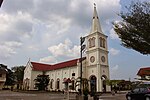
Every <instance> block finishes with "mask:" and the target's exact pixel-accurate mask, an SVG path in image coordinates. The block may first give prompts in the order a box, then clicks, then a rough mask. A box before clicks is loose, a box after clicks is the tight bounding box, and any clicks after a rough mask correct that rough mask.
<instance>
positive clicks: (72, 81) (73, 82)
mask: <svg viewBox="0 0 150 100" xmlns="http://www.w3.org/2000/svg"><path fill="white" fill-rule="evenodd" d="M71 84H72V90H75V78H74V77H72V78H71Z"/></svg>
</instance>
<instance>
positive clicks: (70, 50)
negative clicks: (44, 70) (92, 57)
mask: <svg viewBox="0 0 150 100" xmlns="http://www.w3.org/2000/svg"><path fill="white" fill-rule="evenodd" d="M79 49H80V48H79V46H76V45H74V46H73V45H72V42H71V41H70V40H69V39H66V40H65V41H64V43H60V44H58V45H54V46H51V47H49V48H48V50H49V51H50V53H51V54H52V55H53V56H54V57H59V56H64V57H69V58H71V57H73V58H74V57H78V56H79Z"/></svg>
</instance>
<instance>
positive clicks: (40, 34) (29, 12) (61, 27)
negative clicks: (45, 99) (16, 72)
mask: <svg viewBox="0 0 150 100" xmlns="http://www.w3.org/2000/svg"><path fill="white" fill-rule="evenodd" d="M142 1H143V0H142ZM94 2H95V3H96V5H97V12H98V14H99V17H100V23H101V26H102V30H103V32H104V34H106V35H107V36H108V48H109V66H110V77H111V79H129V78H131V79H132V80H133V79H134V78H135V77H136V74H137V71H138V70H139V68H140V67H145V66H146V67H148V66H150V63H149V62H150V56H144V55H142V54H140V53H138V52H136V51H134V50H131V49H126V48H124V47H122V46H121V45H120V44H121V42H120V40H119V39H118V37H117V36H116V35H115V33H114V31H113V28H112V24H111V23H112V22H113V21H119V20H120V18H119V17H118V16H117V14H118V13H119V12H120V11H121V10H124V6H125V5H127V6H128V4H129V3H130V2H131V0H61V1H60V0H13V1H12V0H4V3H3V5H2V7H1V9H0V19H1V20H0V27H1V28H0V40H1V41H0V63H3V64H6V65H8V67H9V68H11V67H13V66H17V65H26V63H27V61H28V60H29V58H30V59H31V61H36V62H43V63H49V64H52V63H57V62H61V61H66V60H69V59H74V58H77V57H79V55H80V54H79V37H80V36H85V35H87V34H88V33H89V32H90V29H91V21H92V15H93V3H94Z"/></svg>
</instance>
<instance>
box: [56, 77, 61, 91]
mask: <svg viewBox="0 0 150 100" xmlns="http://www.w3.org/2000/svg"><path fill="white" fill-rule="evenodd" d="M59 88H60V79H59V78H58V79H57V81H56V89H57V90H59Z"/></svg>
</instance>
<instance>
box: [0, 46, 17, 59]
mask: <svg viewBox="0 0 150 100" xmlns="http://www.w3.org/2000/svg"><path fill="white" fill-rule="evenodd" d="M14 54H16V52H15V51H14V49H13V48H11V47H9V46H6V45H0V60H4V59H8V58H9V57H10V56H11V55H14Z"/></svg>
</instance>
